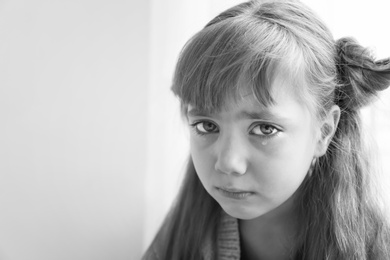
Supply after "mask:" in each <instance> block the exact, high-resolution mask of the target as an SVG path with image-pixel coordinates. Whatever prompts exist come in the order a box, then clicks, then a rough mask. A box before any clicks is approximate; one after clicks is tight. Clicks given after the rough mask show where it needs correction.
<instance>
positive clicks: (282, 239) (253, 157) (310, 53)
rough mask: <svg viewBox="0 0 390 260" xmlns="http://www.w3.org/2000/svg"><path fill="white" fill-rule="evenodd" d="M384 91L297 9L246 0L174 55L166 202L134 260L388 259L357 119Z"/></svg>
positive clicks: (358, 55)
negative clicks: (178, 161) (182, 154)
mask: <svg viewBox="0 0 390 260" xmlns="http://www.w3.org/2000/svg"><path fill="white" fill-rule="evenodd" d="M389 85H390V62H389V59H386V60H381V61H375V60H374V58H373V57H372V55H371V54H370V52H369V51H368V50H367V49H365V48H363V47H361V46H360V45H359V44H358V43H357V42H356V41H354V40H353V39H351V38H343V39H339V40H337V41H334V40H333V38H332V35H331V33H330V32H329V31H328V29H327V28H326V27H325V25H324V24H323V23H322V22H321V21H320V20H319V19H318V17H316V16H315V15H314V14H313V12H312V11H311V10H309V9H308V8H307V7H306V6H304V5H303V4H302V3H300V2H297V1H288V0H287V1H277V0H275V1H265V2H264V1H250V2H246V3H242V4H240V5H238V6H235V7H233V8H231V9H229V10H227V11H225V12H223V13H221V14H220V15H218V16H217V17H216V18H214V19H213V20H212V21H210V22H209V23H208V24H207V25H206V27H205V28H203V30H201V31H200V32H198V33H197V34H196V35H195V36H194V37H193V38H192V39H191V40H190V41H189V42H188V43H187V45H186V46H185V47H184V49H183V51H182V53H181V55H180V58H179V61H178V63H177V67H176V72H175V75H174V80H173V86H172V90H173V92H174V93H175V95H177V96H178V98H179V99H180V101H181V109H182V113H183V115H184V117H185V119H186V121H188V123H189V126H190V128H191V134H190V148H191V149H190V152H191V156H190V158H189V161H188V167H187V171H186V176H185V179H184V183H183V186H182V189H181V191H180V194H179V196H178V198H177V201H176V203H175V205H174V207H173V208H172V210H171V212H170V213H169V215H168V216H167V218H166V220H165V222H164V224H163V226H162V227H161V229H160V231H159V232H158V234H157V236H156V238H155V240H154V241H153V243H152V245H151V246H150V247H149V249H148V251H147V252H146V254H145V255H144V258H143V259H166V260H168V259H169V260H173V259H186V260H188V259H262V260H265V259H273V260H274V259H308V260H313V259H343V260H344V259H359V260H360V259H390V232H389V226H388V223H387V222H386V220H385V216H384V213H383V212H382V211H381V207H380V201H379V200H378V196H377V195H378V194H377V193H376V191H375V190H374V189H373V187H374V186H373V184H374V183H373V175H372V171H371V168H370V158H369V157H368V154H367V152H366V151H365V149H364V145H363V142H362V140H361V124H360V118H359V109H360V108H361V107H363V106H364V105H367V104H369V103H370V102H371V101H372V99H373V97H375V95H376V94H377V91H380V90H384V89H385V88H387V87H388V86H389Z"/></svg>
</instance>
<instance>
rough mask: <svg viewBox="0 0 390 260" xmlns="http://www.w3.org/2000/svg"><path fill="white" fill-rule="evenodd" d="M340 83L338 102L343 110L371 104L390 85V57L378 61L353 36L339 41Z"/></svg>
mask: <svg viewBox="0 0 390 260" xmlns="http://www.w3.org/2000/svg"><path fill="white" fill-rule="evenodd" d="M336 48H337V53H338V57H337V62H336V65H337V71H338V76H339V86H338V87H337V88H336V95H335V102H336V104H338V105H339V106H340V107H341V108H342V109H347V110H355V109H358V108H361V107H363V106H365V105H367V104H369V103H370V102H371V101H372V99H373V98H374V97H376V94H377V92H378V91H381V90H384V89H386V88H387V87H389V85H390V59H389V58H388V59H383V60H379V61H375V58H374V56H373V55H372V53H371V51H370V50H369V49H367V48H364V47H362V46H360V45H359V44H358V43H357V41H356V40H355V39H353V38H341V39H339V40H338V41H337V42H336Z"/></svg>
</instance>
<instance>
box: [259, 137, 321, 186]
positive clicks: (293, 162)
mask: <svg viewBox="0 0 390 260" xmlns="http://www.w3.org/2000/svg"><path fill="white" fill-rule="evenodd" d="M313 154H314V144H313V142H312V140H310V139H309V138H307V137H305V136H304V135H302V136H295V138H291V137H286V138H283V140H279V142H275V143H273V144H271V143H270V144H269V145H268V147H267V149H266V151H265V152H264V153H262V156H263V158H262V159H261V160H254V162H255V165H254V167H255V171H254V172H261V173H262V174H258V175H257V176H256V178H257V179H258V183H259V184H262V185H264V189H267V190H273V191H277V190H280V191H283V190H285V191H286V192H287V190H289V189H295V188H298V186H299V185H300V184H301V182H302V181H303V179H304V177H305V176H306V174H307V171H308V169H309V165H310V163H311V160H312V158H313Z"/></svg>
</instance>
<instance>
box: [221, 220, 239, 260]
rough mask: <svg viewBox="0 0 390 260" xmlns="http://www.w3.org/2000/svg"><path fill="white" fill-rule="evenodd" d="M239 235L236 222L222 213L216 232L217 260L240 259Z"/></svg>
mask: <svg viewBox="0 0 390 260" xmlns="http://www.w3.org/2000/svg"><path fill="white" fill-rule="evenodd" d="M240 254H241V253H240V234H239V230H238V221H237V219H236V218H233V217H231V216H229V215H228V214H226V213H225V212H223V214H222V219H221V225H220V227H219V230H218V259H219V260H238V259H240Z"/></svg>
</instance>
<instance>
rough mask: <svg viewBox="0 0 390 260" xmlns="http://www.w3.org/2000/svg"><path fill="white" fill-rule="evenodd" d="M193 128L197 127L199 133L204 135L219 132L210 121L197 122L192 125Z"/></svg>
mask: <svg viewBox="0 0 390 260" xmlns="http://www.w3.org/2000/svg"><path fill="white" fill-rule="evenodd" d="M192 126H193V127H195V129H196V131H197V132H198V133H202V134H208V133H216V132H218V127H217V126H216V125H215V124H214V123H212V122H209V121H202V122H197V123H195V124H192Z"/></svg>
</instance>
